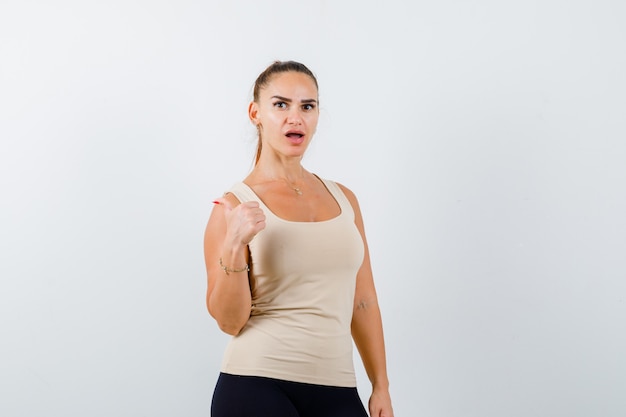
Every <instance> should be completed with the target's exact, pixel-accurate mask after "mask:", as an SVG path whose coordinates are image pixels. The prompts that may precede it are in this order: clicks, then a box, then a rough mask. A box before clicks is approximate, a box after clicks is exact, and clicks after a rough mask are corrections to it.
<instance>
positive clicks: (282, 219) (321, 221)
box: [240, 174, 344, 224]
mask: <svg viewBox="0 0 626 417" xmlns="http://www.w3.org/2000/svg"><path fill="white" fill-rule="evenodd" d="M313 175H315V177H316V178H317V179H318V180H320V182H321V183H322V185H324V188H326V191H328V193H329V194H330V196H331V197H332V198H333V200H335V203H337V206H339V214H338V215H336V216H335V217H331V218H330V219H326V220H319V221H314V222H306V221H298V220H288V219H284V218H282V217H280V216H278V215H277V214H276V213H274V212H273V211H272V209H271V208H269V207H268V206H267V205H266V204H265V202H264V201H263V200H262V199H261V197H259V196H258V194H257V193H255V192H254V190H253V189H252V187H250V186H249V185H248V184H246V183H245V182H243V181H241V183H240V184H242V185H243V186H244V187H246V188H247V189H248V190H249V191H250V192H251V193H252V194H253V195H254V197H256V199H257V200H258V202H259V204H261V205H262V206H263V208H265V209H267V211H268V212H269V213H271V215H272V216H273V217H274V218H276V219H278V220H280V221H282V222H285V223H293V224H321V223H328V222H332V221H334V220H337V219H339V218H340V217H342V216H343V214H344V209H343V206H342V205H341V203H340V202H339V198H338V196H337V195H335V193H333V192H332V191H331V189H330V188H329V187H328V184H326V181H325V180H323V179H321V178H320V177H318V176H317V175H316V174H313Z"/></svg>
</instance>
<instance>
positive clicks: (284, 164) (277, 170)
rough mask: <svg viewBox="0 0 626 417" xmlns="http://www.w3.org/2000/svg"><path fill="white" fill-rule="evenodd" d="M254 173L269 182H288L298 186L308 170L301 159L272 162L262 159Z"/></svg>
mask: <svg viewBox="0 0 626 417" xmlns="http://www.w3.org/2000/svg"><path fill="white" fill-rule="evenodd" d="M252 173H254V174H256V175H258V176H260V177H262V178H266V179H268V180H286V181H287V182H289V183H291V184H298V183H301V182H302V181H303V179H304V176H305V175H306V170H305V169H304V167H303V166H302V164H301V163H300V158H288V159H285V160H281V161H272V162H268V161H264V160H263V159H260V160H259V162H258V163H257V164H256V166H255V167H254V169H253V170H252Z"/></svg>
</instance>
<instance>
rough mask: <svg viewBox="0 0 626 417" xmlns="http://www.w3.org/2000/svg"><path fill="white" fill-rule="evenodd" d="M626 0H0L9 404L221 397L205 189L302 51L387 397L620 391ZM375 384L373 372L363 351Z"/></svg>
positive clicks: (236, 163)
mask: <svg viewBox="0 0 626 417" xmlns="http://www.w3.org/2000/svg"><path fill="white" fill-rule="evenodd" d="M625 22H626V3H624V2H623V1H617V0H616V1H608V0H586V1H576V0H574V1H565V0H563V1H557V0H542V1H539V0H534V1H533V0H531V1H524V2H521V1H519V2H502V1H488V0H478V1H472V2H464V1H451V0H443V1H428V2H426V1H416V2H412V1H400V0H389V1H385V2H373V1H361V2H348V1H335V2H331V1H310V2H292V1H242V2H226V1H222V2H217V1H191V0H180V1H176V2H174V1H171V2H166V1H147V0H130V1H127V0H125V1H121V0H114V1H106V2H104V1H67V0H66V1H63V0H60V1H55V2H44V1H8V0H2V2H1V3H0V60H1V63H0V139H1V148H0V200H1V202H2V203H1V208H0V210H1V211H0V415H2V416H5V417H17V416H29V417H30V416H44V415H45V416H63V417H79V416H80V417H83V416H90V417H97V416H129V417H137V416H151V417H155V416H168V417H169V416H189V417H191V416H197V417H200V416H208V414H209V404H210V396H211V393H212V389H213V385H214V383H215V380H216V378H217V373H218V371H219V365H220V362H221V356H222V351H223V349H224V346H225V344H226V342H227V340H228V336H226V335H224V334H221V333H220V331H219V330H218V328H217V326H216V324H215V323H214V322H213V321H212V319H211V318H210V317H209V315H208V314H207V313H206V310H205V306H204V292H205V287H206V282H205V271H204V261H203V253H202V235H203V232H204V227H205V224H206V221H207V219H208V216H209V213H210V210H211V208H212V207H211V206H212V204H211V201H212V200H213V199H214V198H215V197H217V196H219V195H221V193H222V192H223V191H224V190H225V189H227V188H228V187H229V186H230V185H231V184H232V183H234V182H236V181H239V180H240V179H242V178H243V177H244V176H245V175H246V173H247V172H248V170H249V169H250V168H251V164H252V158H253V154H254V147H255V131H254V128H253V127H252V126H251V125H250V123H249V122H248V120H247V115H246V106H247V103H248V101H249V100H250V98H251V90H252V84H253V81H254V79H255V78H256V76H257V74H258V73H259V72H260V71H262V70H263V69H264V68H265V67H266V66H267V65H268V64H270V63H271V62H272V61H273V60H274V59H295V60H299V61H302V62H304V63H305V64H307V65H308V66H310V68H311V69H312V70H313V71H314V72H315V73H316V75H317V76H318V79H319V83H320V99H321V118H320V125H319V129H318V134H317V136H316V138H315V139H314V143H313V144H312V145H311V148H310V151H309V154H308V155H307V156H306V158H305V166H306V167H307V168H308V169H309V170H311V171H313V172H316V173H317V174H319V175H321V176H323V177H326V178H330V179H334V180H336V181H339V182H341V183H343V184H345V185H347V186H348V187H349V188H351V189H352V190H353V191H355V193H356V194H357V196H358V197H359V200H360V203H361V208H362V211H363V215H364V218H365V223H366V230H367V233H368V240H369V244H370V250H371V256H372V264H373V269H374V273H375V279H376V283H377V288H378V292H379V298H380V304H381V308H382V312H383V319H384V324H385V332H386V341H387V352H388V365H389V375H390V378H391V383H392V385H391V393H392V396H393V401H394V406H395V411H396V415H397V416H398V417H400V416H433V417H434V416H442V417H471V416H476V417H496V416H497V417H500V416H507V417H528V416H541V417H544V416H545V417H554V416H568V417H590V416H602V417H618V416H620V417H621V416H624V415H626V396H625V395H624V393H626V355H625V354H624V352H626V332H625V331H624V330H625V328H626V300H625V299H626V256H625V255H626V220H625V218H626V216H625V215H624V213H626V168H625V165H626V164H625V162H626V117H625V116H626V81H625V80H626V77H625V76H624V74H626V47H625V46H624V45H625V43H624V40H625V39H626V25H625ZM355 359H356V360H355V363H356V364H357V370H358V379H359V390H360V392H361V394H362V396H363V399H364V400H365V401H367V398H368V395H369V386H368V382H367V379H366V377H365V374H364V372H363V369H362V367H361V365H360V362H359V360H358V357H357V358H355Z"/></svg>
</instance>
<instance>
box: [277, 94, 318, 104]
mask: <svg viewBox="0 0 626 417" xmlns="http://www.w3.org/2000/svg"><path fill="white" fill-rule="evenodd" d="M272 98H276V99H278V100H282V101H286V102H287V103H291V102H292V101H293V100H292V99H290V98H287V97H282V96H272ZM300 103H305V104H307V103H317V100H315V99H314V98H305V99H304V100H300Z"/></svg>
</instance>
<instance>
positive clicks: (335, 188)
mask: <svg viewBox="0 0 626 417" xmlns="http://www.w3.org/2000/svg"><path fill="white" fill-rule="evenodd" d="M318 178H319V179H320V180H321V181H322V182H323V183H324V185H325V186H326V188H327V189H328V191H330V193H331V194H332V195H333V197H334V198H335V200H337V204H339V207H340V208H341V215H343V216H348V218H350V219H352V220H354V210H353V209H352V204H351V203H350V200H348V197H346V195H345V194H344V192H343V190H342V189H341V187H339V185H338V184H337V183H336V182H335V181H331V180H327V179H324V178H320V177H318Z"/></svg>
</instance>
